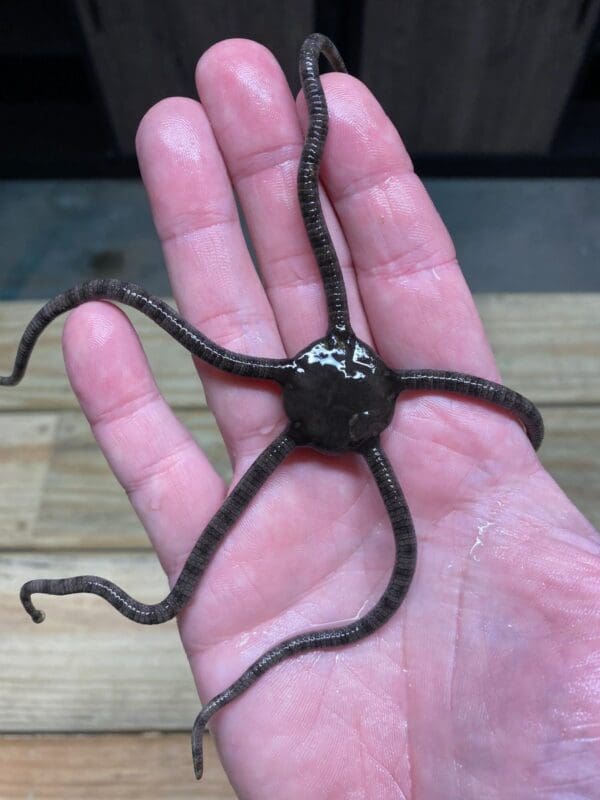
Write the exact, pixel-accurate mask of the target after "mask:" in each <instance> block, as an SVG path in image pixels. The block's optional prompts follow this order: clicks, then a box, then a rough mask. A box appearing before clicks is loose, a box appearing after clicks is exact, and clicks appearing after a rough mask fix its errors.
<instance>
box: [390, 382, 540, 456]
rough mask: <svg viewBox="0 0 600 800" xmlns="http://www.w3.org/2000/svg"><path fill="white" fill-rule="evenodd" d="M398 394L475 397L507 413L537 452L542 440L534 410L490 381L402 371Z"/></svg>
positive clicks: (525, 399)
mask: <svg viewBox="0 0 600 800" xmlns="http://www.w3.org/2000/svg"><path fill="white" fill-rule="evenodd" d="M396 378H397V386H398V391H408V390H411V389H415V390H419V391H421V390H423V389H427V390H430V391H431V390H433V391H438V392H453V393H454V394H462V395H464V396H465V397H476V398H477V399H479V400H485V401H486V402H487V403H492V404H493V405H496V406H500V408H504V409H506V411H510V413H511V414H514V415H515V416H516V417H517V419H518V420H519V421H520V422H521V423H522V425H523V427H524V428H525V432H526V433H527V436H528V438H529V441H530V442H531V444H532V445H533V447H534V448H535V450H537V449H538V448H539V446H540V445H541V443H542V439H543V438H544V421H543V419H542V415H541V414H540V412H539V410H538V408H537V407H536V406H535V405H534V404H533V403H532V402H531V400H528V399H527V398H526V397H523V395H522V394H519V393H518V392H515V391H513V390H512V389H508V388H507V387H506V386H502V384H500V383H494V381H488V380H484V379H483V378H477V377H476V376H475V375H465V374H463V373H462V372H442V371H439V370H434V369H414V370H412V369H411V370H402V371H400V372H397V373H396Z"/></svg>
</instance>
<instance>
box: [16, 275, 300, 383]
mask: <svg viewBox="0 0 600 800" xmlns="http://www.w3.org/2000/svg"><path fill="white" fill-rule="evenodd" d="M90 300H113V301H115V302H118V303H122V304H123V305H126V306H130V307H131V308H135V309H137V310H138V311H141V312H142V314H145V315H146V316H147V317H149V318H150V319H151V320H152V321H153V322H155V323H156V324H157V325H158V326H159V327H161V328H162V329H163V330H164V331H166V332H167V333H168V334H169V335H170V336H172V337H173V339H175V340H176V341H177V342H179V344H181V345H182V346H183V347H185V349H186V350H188V351H189V352H190V353H192V355H194V356H197V357H198V358H199V359H201V360H202V361H204V362H206V363H207V364H210V365H211V366H213V367H216V368H217V369H219V370H221V371H223V372H230V373H232V374H234V375H240V376H245V377H248V378H263V379H270V380H274V381H277V382H282V381H283V380H285V375H286V374H289V373H290V372H291V370H292V369H293V367H292V364H291V363H290V362H288V361H287V360H285V359H276V358H254V357H251V356H244V355H242V354H241V353H233V352H231V351H229V350H225V348H223V347H220V346H219V345H218V344H215V342H213V341H211V340H210V339H209V338H208V337H206V336H204V334H202V333H200V331H199V330H197V329H196V328H194V326H193V325H190V323H189V322H186V320H185V319H183V317H181V316H179V314H178V313H177V312H176V311H175V309H173V308H171V306H170V305H168V304H167V303H165V302H163V301H162V300H161V299H160V298H158V297H154V295H151V294H149V293H148V292H147V291H146V290H145V289H142V288H141V287H140V286H136V285H135V284H134V283H129V282H127V281H120V280H113V279H102V280H93V281H87V282H86V283H81V284H79V285H78V286H75V287H73V288H72V289H69V290H68V291H66V292H63V293H62V294H59V295H57V296H56V297H55V298H53V299H52V300H49V301H48V302H47V303H46V305H45V306H43V307H42V308H41V309H40V310H39V311H38V312H37V314H36V315H35V316H34V317H33V319H32V320H31V322H30V323H29V325H28V326H27V328H26V329H25V332H24V333H23V336H22V337H21V341H20V342H19V347H18V350H17V356H16V358H15V364H14V367H13V371H12V374H11V375H7V376H0V386H16V385H17V384H18V383H19V381H20V380H21V378H22V377H23V375H24V374H25V370H26V368H27V363H28V361H29V357H30V356H31V352H32V350H33V348H34V346H35V343H36V342H37V340H38V338H39V336H40V334H41V333H42V331H43V330H44V329H45V328H46V327H47V326H48V325H49V324H50V323H51V322H52V321H53V320H54V319H56V318H57V317H58V316H60V315H61V314H64V313H65V312H66V311H70V310H71V309H73V308H76V307H77V306H80V305H83V303H87V302H89V301H90Z"/></svg>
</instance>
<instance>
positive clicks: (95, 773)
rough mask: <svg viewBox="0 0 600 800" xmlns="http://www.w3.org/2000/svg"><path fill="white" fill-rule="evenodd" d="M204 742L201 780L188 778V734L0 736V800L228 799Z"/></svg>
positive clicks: (231, 799) (227, 787)
mask: <svg viewBox="0 0 600 800" xmlns="http://www.w3.org/2000/svg"><path fill="white" fill-rule="evenodd" d="M236 796H237V795H236V794H235V792H234V791H233V789H232V788H231V784H230V783H229V781H228V780H227V776H226V775H225V773H224V771H223V767H222V766H221V763H220V761H219V756H218V753H217V750H216V747H215V744H214V741H213V739H212V738H211V737H210V736H205V740H204V775H203V776H202V782H201V783H200V784H198V782H197V781H196V780H195V778H194V775H193V772H192V764H191V756H190V742H189V736H188V735H187V734H180V733H171V734H161V733H149V734H141V735H139V734H137V735H132V734H109V735H95V736H77V735H71V736H3V737H0V797H1V798H4V800H9V799H10V800H30V798H44V800H81V798H82V797H85V800H106V798H115V797H116V798H118V799H119V800H165V798H168V799H169V800H196V799H197V798H205V800H235V798H236Z"/></svg>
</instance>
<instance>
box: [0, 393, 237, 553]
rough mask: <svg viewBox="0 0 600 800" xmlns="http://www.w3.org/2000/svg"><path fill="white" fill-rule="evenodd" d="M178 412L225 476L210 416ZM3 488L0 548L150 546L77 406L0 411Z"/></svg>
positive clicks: (222, 451)
mask: <svg viewBox="0 0 600 800" xmlns="http://www.w3.org/2000/svg"><path fill="white" fill-rule="evenodd" d="M179 417H180V419H181V420H182V421H183V422H184V424H185V425H187V427H188V428H189V429H190V431H191V432H192V434H193V435H194V437H195V438H196V440H197V441H198V443H199V444H200V445H201V446H202V447H203V449H204V451H205V452H206V453H207V455H208V457H209V458H210V460H211V463H212V464H213V465H214V466H215V468H216V469H217V470H218V471H219V473H220V474H221V475H222V476H223V477H224V478H226V479H229V478H230V475H231V469H230V464H229V459H228V457H227V453H226V450H225V447H224V445H223V441H222V439H221V435H220V433H219V431H218V429H217V426H216V423H215V421H214V419H213V417H212V415H211V414H210V413H209V412H208V411H206V410H205V409H201V410H199V411H197V412H195V411H190V412H180V413H179ZM0 487H1V488H0V549H3V548H11V549H35V550H46V549H47V550H53V549H68V548H70V549H80V548H87V549H97V548H103V549H130V548H133V547H136V548H137V547H139V548H147V547H149V544H148V539H147V537H146V534H145V532H144V529H143V528H142V526H141V524H140V522H139V520H138V518H137V516H136V515H135V513H134V512H133V511H132V509H131V506H130V504H129V501H128V499H127V497H126V495H125V492H124V491H123V489H122V487H121V486H120V484H119V483H117V481H116V479H115V478H114V477H113V475H112V473H111V471H110V469H109V467H108V465H107V463H106V461H105V459H104V456H103V455H102V453H101V452H100V450H99V448H98V445H97V444H96V442H95V440H94V438H93V436H92V433H91V431H90V428H89V426H88V424H87V422H86V420H85V419H84V418H83V417H82V415H81V413H80V412H77V411H61V412H47V413H46V412H42V413H35V412H33V413H31V414H24V413H9V412H5V413H2V414H0ZM198 533H200V531H198Z"/></svg>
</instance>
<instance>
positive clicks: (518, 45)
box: [361, 0, 600, 154]
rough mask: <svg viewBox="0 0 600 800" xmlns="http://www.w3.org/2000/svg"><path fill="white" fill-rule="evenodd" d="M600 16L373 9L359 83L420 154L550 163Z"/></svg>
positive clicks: (475, 5)
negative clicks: (521, 157)
mask: <svg viewBox="0 0 600 800" xmlns="http://www.w3.org/2000/svg"><path fill="white" fill-rule="evenodd" d="M599 9H600V3H599V2H598V0H580V1H579V2H573V0H548V2H545V3H539V2H537V3H523V2H521V0H511V1H510V2H504V3H482V2H480V0H467V2H465V0H451V1H450V2H448V0H419V1H418V2H412V3H401V4H399V3H397V2H394V0H374V2H369V3H366V4H365V15H364V29H363V53H362V61H361V63H362V70H361V77H362V79H363V80H364V81H365V82H366V83H367V85H368V86H369V87H370V88H371V90H372V91H373V92H374V94H375V96H376V97H377V98H378V99H379V101H380V102H381V103H382V104H383V106H384V108H385V109H386V110H387V112H388V113H389V115H390V116H391V118H392V120H393V121H394V122H395V123H396V125H397V126H398V128H399V130H400V132H401V133H402V136H403V138H404V140H405V142H406V144H407V147H408V149H409V151H411V152H413V153H415V154H424V153H429V154H431V153H444V154H446V153H469V154H472V153H510V154H515V153H538V154H541V153H547V152H548V151H549V149H550V146H551V144H552V140H553V137H554V134H555V132H556V129H557V127H558V124H559V121H560V118H561V114H562V111H563V110H564V106H565V103H566V101H567V99H568V96H569V93H570V91H571V88H572V86H573V83H574V80H575V78H576V76H577V72H578V70H579V67H580V64H581V62H582V59H583V56H584V53H585V51H586V46H587V44H588V42H589V40H590V37H591V35H592V33H593V31H594V27H595V23H596V20H597V18H598V10H599Z"/></svg>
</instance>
